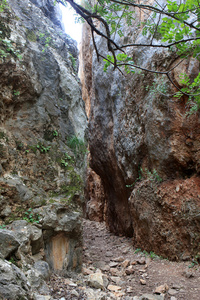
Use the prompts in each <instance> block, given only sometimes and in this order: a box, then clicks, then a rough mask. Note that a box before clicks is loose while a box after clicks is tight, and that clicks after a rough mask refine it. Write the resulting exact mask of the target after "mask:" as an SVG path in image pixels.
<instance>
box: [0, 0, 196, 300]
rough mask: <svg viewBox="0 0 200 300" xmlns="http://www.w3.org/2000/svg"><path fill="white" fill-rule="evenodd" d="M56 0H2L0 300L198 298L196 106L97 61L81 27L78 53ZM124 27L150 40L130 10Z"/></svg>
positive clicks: (137, 56)
mask: <svg viewBox="0 0 200 300" xmlns="http://www.w3.org/2000/svg"><path fill="white" fill-rule="evenodd" d="M72 3H73V1H72ZM55 4H56V3H55V1H54V0H7V1H5V0H2V1H0V204H1V210H0V300H1V299H2V300H15V299H19V300H22V299H30V300H54V299H60V300H71V299H83V300H87V299H88V300H103V299H107V300H114V299H115V300H116V299H122V300H146V299H148V300H183V299H184V300H188V299H193V300H198V299H199V293H200V290H199V286H200V284H199V278H200V276H199V274H200V269H199V265H198V263H199V258H200V177H199V172H200V115H199V111H197V112H195V113H193V114H190V113H189V112H190V111H189V107H188V103H187V100H188V99H187V97H186V96H183V97H182V98H180V99H178V98H174V97H173V96H170V95H171V94H173V93H174V92H175V87H174V86H173V85H172V84H171V83H170V82H169V81H167V79H166V78H164V77H163V76H161V75H158V76H157V77H155V78H154V77H153V76H152V75H151V74H150V73H148V72H139V71H136V72H135V73H134V74H133V73H130V74H122V73H120V72H119V71H118V70H113V68H112V67H109V68H108V70H107V71H106V72H105V70H104V62H103V61H102V60H101V59H98V57H97V55H96V54H97V53H96V50H95V47H94V43H93V42H94V41H93V39H92V34H91V30H90V28H89V26H88V25H85V24H84V25H83V32H82V42H81V47H80V51H79V50H78V48H77V43H76V42H75V41H74V40H72V39H71V38H70V36H69V35H67V34H66V33H65V32H64V27H63V26H64V25H63V23H62V13H61V10H60V7H59V5H58V4H56V5H55ZM95 26H97V27H98V24H95ZM99 26H100V25H99ZM123 30H125V32H126V35H125V36H121V37H120V36H118V35H117V34H116V36H115V39H116V41H118V42H119V41H123V40H126V43H131V42H132V41H133V40H134V41H137V42H138V43H145V39H147V38H148V37H145V36H144V35H143V34H142V28H141V27H139V26H138V23H137V18H136V21H135V24H134V26H133V27H126V25H124V28H123ZM94 40H95V43H96V47H97V48H98V49H100V51H101V53H103V54H105V55H106V54H107V42H106V40H105V39H103V38H102V37H99V36H98V35H96V34H94ZM127 52H129V55H130V56H132V57H133V58H134V60H135V61H137V62H139V64H140V66H142V67H144V68H148V67H152V66H154V67H156V68H157V69H158V70H162V69H163V68H173V67H174V66H175V65H177V63H179V62H180V58H179V57H178V56H177V54H176V53H174V52H172V51H168V50H166V49H163V48H160V49H159V50H158V49H153V48H152V49H147V48H142V49H141V48H140V49H137V48H134V49H133V50H131V49H128V50H127ZM183 72H186V73H187V74H188V76H189V77H190V79H193V78H195V76H196V75H197V74H198V73H199V62H198V61H197V60H196V59H195V58H193V57H188V58H187V59H185V60H183V61H182V62H181V63H180V64H179V65H178V66H177V67H176V68H174V69H173V72H172V74H171V76H172V78H173V80H174V82H175V83H176V84H177V85H178V86H179V87H180V88H181V87H182V82H181V81H180V74H181V73H183ZM155 85H157V86H158V85H160V86H161V87H162V89H163V93H159V92H158V91H157V90H156V89H155ZM85 219H87V220H85ZM164 258H165V260H164ZM177 261H178V262H177ZM190 268H193V269H192V270H190ZM176 297H178V298H176Z"/></svg>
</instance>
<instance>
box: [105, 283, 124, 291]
mask: <svg viewBox="0 0 200 300" xmlns="http://www.w3.org/2000/svg"><path fill="white" fill-rule="evenodd" d="M107 289H108V290H110V291H114V292H116V291H119V290H121V289H122V288H121V286H118V285H112V284H109V285H108V287H107Z"/></svg>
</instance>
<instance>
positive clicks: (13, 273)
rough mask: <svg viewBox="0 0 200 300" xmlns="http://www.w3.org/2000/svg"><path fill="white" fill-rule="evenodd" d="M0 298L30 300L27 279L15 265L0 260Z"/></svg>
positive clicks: (30, 292) (30, 290)
mask: <svg viewBox="0 0 200 300" xmlns="http://www.w3.org/2000/svg"><path fill="white" fill-rule="evenodd" d="M0 297H2V298H3V299H10V300H16V299H30V300H31V299H32V289H31V287H30V284H29V283H28V280H27V278H26V277H25V276H24V274H23V273H22V271H21V270H20V269H19V268H17V267H16V266H15V265H13V264H11V263H8V262H7V261H4V260H2V259H0Z"/></svg>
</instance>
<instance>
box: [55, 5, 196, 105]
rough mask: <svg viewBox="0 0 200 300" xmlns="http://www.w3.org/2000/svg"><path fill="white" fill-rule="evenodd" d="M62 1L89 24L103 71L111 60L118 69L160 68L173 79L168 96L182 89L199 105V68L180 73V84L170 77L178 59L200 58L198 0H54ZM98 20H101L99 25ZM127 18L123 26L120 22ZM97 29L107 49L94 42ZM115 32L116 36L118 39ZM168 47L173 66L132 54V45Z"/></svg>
mask: <svg viewBox="0 0 200 300" xmlns="http://www.w3.org/2000/svg"><path fill="white" fill-rule="evenodd" d="M54 3H55V4H56V3H61V4H63V5H64V6H67V5H70V6H71V7H72V8H73V9H74V10H75V12H76V13H77V19H79V20H82V21H85V22H87V23H88V25H89V26H90V28H91V33H92V39H93V45H94V49H95V51H96V55H97V58H98V60H99V59H103V60H104V62H105V65H104V71H106V70H107V69H108V68H109V67H110V66H111V65H112V66H113V67H114V69H118V70H119V71H120V72H122V73H123V72H124V71H125V72H126V73H135V71H136V69H139V70H142V71H148V72H151V73H154V74H162V75H164V76H166V77H167V79H168V80H169V81H170V82H171V83H172V84H173V85H174V87H175V88H176V90H177V93H175V94H173V95H172V96H176V97H181V96H183V95H186V96H188V97H189V100H191V101H195V105H196V106H195V107H196V108H194V110H197V109H199V108H200V74H199V75H198V76H197V77H196V78H195V79H194V82H193V83H191V82H190V80H189V81H188V78H187V75H186V74H183V75H182V76H183V78H182V83H183V84H184V87H183V88H181V87H180V86H178V85H177V83H175V82H174V80H173V76H172V71H173V70H174V69H175V68H176V67H178V65H180V63H181V62H182V61H183V60H184V59H186V58H188V57H191V56H192V57H194V58H196V59H197V60H200V22H199V21H200V1H199V0H166V1H162V2H161V1H158V0H155V1H153V2H148V1H146V0H137V1H135V0H98V1H97V2H94V4H91V1H87V0H86V1H85V2H84V3H83V5H79V4H78V3H77V2H76V1H73V0H55V1H54ZM99 24H101V26H99ZM125 24H126V26H124V25H125ZM128 27H130V28H132V29H133V28H137V30H136V31H135V32H133V30H132V31H131V36H132V41H131V42H130V43H126V41H127V38H126V37H124V30H125V31H126V32H128ZM137 32H142V34H143V36H144V39H141V40H140V41H139V42H138V40H137V37H138V34H137ZM95 34H96V35H99V36H101V37H103V38H105V39H106V41H107V51H108V53H107V55H105V54H104V53H102V50H101V49H99V48H98V46H97V44H96V42H95ZM116 36H118V37H120V38H117V39H116ZM145 47H146V48H151V49H152V48H157V49H159V48H163V49H164V48H167V49H168V50H169V51H172V52H173V53H174V58H175V59H174V61H176V64H175V66H173V67H170V66H168V67H165V68H164V69H162V68H161V67H159V68H154V69H153V68H152V69H148V68H147V67H144V66H142V65H140V64H137V61H135V60H134V59H133V57H132V55H131V51H132V53H133V49H135V48H139V49H141V50H144V48H145ZM185 75H186V76H185Z"/></svg>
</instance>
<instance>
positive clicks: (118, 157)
mask: <svg viewBox="0 0 200 300" xmlns="http://www.w3.org/2000/svg"><path fill="white" fill-rule="evenodd" d="M136 19H137V18H136ZM118 38H119V37H118ZM124 38H126V40H127V39H128V40H129V41H130V43H131V39H136V38H137V40H134V42H135V41H136V42H138V43H142V42H144V39H145V38H146V37H144V36H143V35H142V34H141V32H140V31H138V32H137V33H136V31H135V30H134V28H132V29H127V30H126V36H125V37H124ZM95 39H96V45H97V47H98V49H100V51H101V53H106V51H107V50H106V42H105V41H103V40H102V38H99V37H96V38H95ZM122 39H123V37H122ZM82 43H83V46H82V57H83V63H82V65H83V66H82V68H83V71H82V77H83V86H84V95H88V97H89V98H88V99H87V101H86V103H89V110H88V111H89V112H90V115H89V147H90V154H91V163H90V166H91V168H92V170H93V171H94V172H96V173H97V174H98V176H100V179H101V182H102V185H103V189H102V190H104V193H105V206H104V211H105V220H106V223H107V225H108V227H109V228H110V230H111V231H112V232H114V233H116V234H125V235H127V236H133V237H134V241H135V243H136V244H137V246H139V247H141V248H142V249H146V250H148V251H150V250H151V251H155V252H156V253H157V254H160V255H162V256H164V257H169V258H172V259H181V258H183V257H189V256H195V255H196V254H198V253H199V251H200V239H199V232H200V223H199V213H200V199H199V155H200V152H199V149H200V147H199V134H200V119H199V113H198V112H197V113H196V114H193V115H191V116H188V115H187V112H188V111H189V108H188V107H187V105H186V102H187V99H181V100H177V99H176V98H173V97H172V96H165V95H163V94H159V92H158V91H157V90H155V89H154V83H155V82H154V79H153V77H152V75H151V74H149V73H147V72H144V73H142V74H140V73H139V72H136V73H135V74H131V75H130V74H128V75H126V76H123V75H121V74H120V73H119V72H118V71H117V70H116V71H113V69H112V68H110V69H109V70H108V71H107V72H106V73H105V72H104V71H103V62H102V61H100V62H98V60H97V57H96V53H95V51H94V49H93V51H92V50H91V47H92V41H91V40H84V41H83V42H82ZM89 53H91V55H90V56H89ZM130 55H132V56H133V57H134V61H136V62H137V63H138V64H140V65H141V66H143V67H146V68H151V67H156V68H158V69H160V70H162V69H166V68H169V67H172V66H174V65H175V64H176V63H177V62H178V58H176V55H175V54H171V53H170V52H168V51H165V50H163V49H162V50H161V49H160V50H154V49H147V48H145V49H139V50H137V49H134V51H133V52H132V53H130ZM91 61H92V68H90V70H89V69H88V68H86V66H87V65H90V64H91ZM88 72H90V73H89V74H88ZM182 72H186V73H188V74H189V75H190V77H191V78H193V77H194V76H195V74H196V75H197V74H198V72H199V62H198V61H194V59H193V58H188V59H187V60H186V61H184V62H182V63H181V64H180V65H179V67H178V69H175V70H174V73H173V78H174V80H175V82H177V83H178V84H180V82H179V81H178V78H179V75H180V73H182ZM156 80H157V81H156V83H158V84H160V85H161V86H162V87H164V89H165V93H166V94H170V93H171V94H173V92H174V87H173V86H171V85H170V83H169V82H167V80H166V78H163V77H160V78H159V77H158V78H157V79H156ZM91 86H92V87H91ZM85 89H87V92H86V91H85ZM89 186H91V182H90V185H89ZM93 186H95V183H94V184H93ZM98 190H99V189H98ZM94 193H95V191H94ZM88 198H89V197H88Z"/></svg>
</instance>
